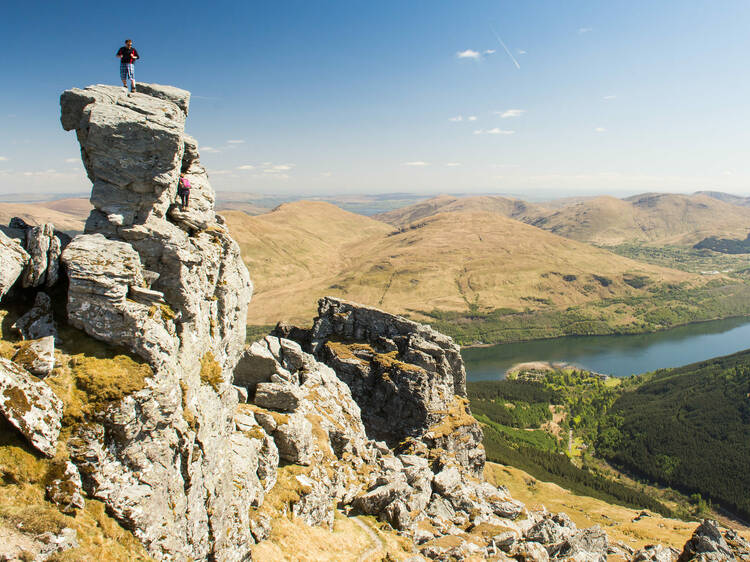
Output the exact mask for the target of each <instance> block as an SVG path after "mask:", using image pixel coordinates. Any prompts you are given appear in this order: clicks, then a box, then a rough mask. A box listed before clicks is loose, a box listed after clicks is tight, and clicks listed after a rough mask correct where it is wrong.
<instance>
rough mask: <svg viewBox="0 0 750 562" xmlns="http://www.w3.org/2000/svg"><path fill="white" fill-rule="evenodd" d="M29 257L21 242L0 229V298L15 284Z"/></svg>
mask: <svg viewBox="0 0 750 562" xmlns="http://www.w3.org/2000/svg"><path fill="white" fill-rule="evenodd" d="M29 259H30V257H29V254H28V253H26V251H25V250H24V249H23V248H22V247H21V244H19V243H18V242H17V241H16V240H14V239H13V238H10V237H9V236H7V235H6V234H5V233H4V232H2V231H0V298H2V297H4V296H5V293H7V292H8V291H9V290H10V288H11V287H12V286H13V285H14V284H15V282H16V280H17V279H18V277H19V276H20V275H21V273H22V272H23V270H24V268H25V267H26V264H27V263H28V262H29Z"/></svg>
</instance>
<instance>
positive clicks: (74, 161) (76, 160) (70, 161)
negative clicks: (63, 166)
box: [0, 158, 81, 164]
mask: <svg viewBox="0 0 750 562" xmlns="http://www.w3.org/2000/svg"><path fill="white" fill-rule="evenodd" d="M0 160H2V158H0ZM80 161H81V159H80V158H66V159H65V162H66V163H67V164H78V163H79V162H80Z"/></svg>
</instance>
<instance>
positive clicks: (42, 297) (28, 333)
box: [12, 291, 57, 340]
mask: <svg viewBox="0 0 750 562" xmlns="http://www.w3.org/2000/svg"><path fill="white" fill-rule="evenodd" d="M12 328H13V329H14V330H18V331H19V332H21V337H22V338H23V339H25V340H35V339H39V338H46V337H48V336H52V337H54V338H56V337H57V328H56V326H55V317H54V314H53V313H52V299H50V298H49V295H47V293H43V292H41V291H40V292H38V293H37V294H36V297H34V306H32V307H31V308H30V309H29V310H28V311H27V312H26V313H25V314H23V315H22V316H20V317H19V318H18V320H16V321H15V322H14V323H13V326H12Z"/></svg>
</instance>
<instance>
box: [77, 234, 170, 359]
mask: <svg viewBox="0 0 750 562" xmlns="http://www.w3.org/2000/svg"><path fill="white" fill-rule="evenodd" d="M63 262H64V263H65V267H66V271H67V274H68V281H69V288H68V321H69V322H70V324H72V325H73V326H75V327H76V328H79V329H81V330H84V331H85V332H86V333H88V334H89V335H91V336H93V337H95V338H97V339H100V340H102V341H106V342H109V343H112V344H116V345H122V346H124V347H127V348H128V349H130V350H132V351H133V352H134V353H136V354H138V355H140V356H141V357H142V358H144V359H146V360H147V361H150V362H151V363H152V364H154V365H159V364H161V363H164V362H165V361H168V359H169V357H171V356H172V355H174V353H175V352H176V351H177V347H178V338H177V334H176V328H175V325H174V321H173V314H171V312H170V311H169V310H168V308H167V307H166V306H165V307H163V308H162V307H161V306H149V305H147V304H143V303H141V302H138V301H136V300H134V299H132V298H130V295H131V294H132V288H133V287H140V286H142V285H143V284H145V281H144V277H143V268H142V266H141V260H140V257H139V255H138V253H137V252H136V251H135V250H134V249H133V247H132V246H131V245H130V244H128V243H127V242H120V241H115V240H108V239H107V238H105V237H104V236H102V235H101V234H89V235H82V236H77V237H76V238H75V240H73V241H72V242H71V243H70V244H69V245H68V247H67V248H66V249H65V253H64V254H63Z"/></svg>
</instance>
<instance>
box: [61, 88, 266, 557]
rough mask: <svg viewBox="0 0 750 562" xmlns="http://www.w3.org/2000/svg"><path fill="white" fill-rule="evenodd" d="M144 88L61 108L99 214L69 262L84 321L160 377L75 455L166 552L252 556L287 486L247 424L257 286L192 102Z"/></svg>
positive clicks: (72, 96)
mask: <svg viewBox="0 0 750 562" xmlns="http://www.w3.org/2000/svg"><path fill="white" fill-rule="evenodd" d="M138 89H139V92H138V93H135V94H130V95H127V94H126V93H125V92H123V91H122V88H116V87H111V86H91V87H89V88H86V89H83V90H80V89H72V90H68V91H66V92H64V93H63V95H62V96H61V99H60V103H61V109H62V114H61V121H62V124H63V127H64V128H65V129H66V130H72V129H75V131H76V135H77V138H78V141H79V143H80V145H81V154H82V158H83V164H84V166H85V168H86V171H87V173H88V176H89V178H90V179H91V181H92V184H93V186H92V194H91V202H92V204H93V206H94V210H93V211H92V212H91V214H90V216H89V218H88V220H87V222H86V229H85V233H84V234H83V235H81V236H78V237H76V238H75V239H74V240H73V241H72V242H71V243H70V244H69V245H68V246H67V247H66V248H65V250H64V251H63V254H62V260H63V263H64V266H65V269H66V271H67V274H68V278H69V281H70V283H69V291H68V320H69V322H70V323H71V324H73V325H74V326H76V327H78V328H79V329H82V330H84V331H85V332H86V333H88V334H89V335H91V336H93V337H95V338H97V339H101V340H103V341H106V342H109V343H111V344H116V345H121V346H124V347H125V348H127V349H128V350H129V351H131V352H132V353H134V354H136V355H138V356H139V357H141V358H142V359H143V360H145V361H146V362H148V364H149V365H150V366H151V368H152V370H153V377H150V378H148V379H147V381H146V388H144V389H142V390H140V391H138V392H135V393H133V394H131V395H129V396H126V397H125V398H123V399H122V400H120V401H119V402H117V403H115V404H112V405H110V406H109V407H108V408H107V410H106V411H105V412H102V413H101V414H100V415H99V416H98V417H97V419H95V420H91V422H92V423H90V424H88V425H86V426H85V427H82V428H80V429H79V431H78V432H77V433H76V434H75V435H74V436H73V437H72V438H71V440H70V441H69V443H68V447H69V449H70V450H71V459H72V460H73V462H74V463H75V464H76V466H77V467H78V468H79V470H80V472H81V475H82V480H83V486H84V488H85V490H86V492H87V493H89V494H91V495H92V496H93V497H96V498H98V499H100V500H101V501H103V502H104V503H105V504H106V505H107V507H108V510H109V511H110V512H111V513H113V514H114V515H115V516H116V517H117V518H118V519H119V520H120V521H121V522H122V523H123V524H124V525H125V526H127V527H128V528H131V529H133V532H134V533H135V535H136V536H137V537H138V538H139V539H140V540H141V541H142V542H143V544H144V545H145V546H146V548H147V549H148V551H149V553H150V554H151V555H152V556H153V557H155V558H157V559H187V558H193V559H196V560H204V559H208V558H210V559H216V560H222V561H225V560H227V561H230V560H241V559H243V558H245V557H246V556H247V555H248V553H249V547H250V545H251V544H252V543H253V540H254V539H253V534H252V532H251V525H250V523H251V521H250V520H249V515H248V508H249V507H250V506H252V505H258V504H259V503H260V502H262V500H263V494H264V493H265V487H264V486H265V484H261V483H260V479H261V478H263V479H265V482H271V483H272V482H274V481H275V465H274V469H273V470H274V474H269V472H270V471H269V465H268V463H267V462H266V460H267V459H271V460H272V459H273V458H274V454H275V455H276V458H277V459H278V452H277V451H276V448H275V443H274V441H273V439H272V438H270V437H269V436H267V435H266V436H265V437H263V435H265V434H264V433H263V429H262V427H260V426H257V427H256V428H255V429H254V430H252V431H250V434H247V433H243V432H241V431H238V430H237V429H236V426H235V423H234V421H233V420H234V414H235V410H236V407H237V393H236V392H235V391H234V390H233V389H232V387H231V374H232V371H233V370H234V366H235V364H236V362H237V360H238V358H239V355H240V353H241V351H242V348H243V345H244V339H245V318H246V315H247V304H248V302H249V300H250V295H251V293H252V285H251V283H250V279H249V275H248V273H247V269H246V268H245V266H244V264H243V263H242V260H241V258H240V252H239V248H238V246H237V244H236V243H235V242H234V240H232V238H231V237H230V235H229V233H228V231H227V228H226V226H225V225H224V224H223V221H220V220H219V218H218V216H217V215H216V214H215V213H214V208H213V202H214V194H213V189H212V188H211V186H210V183H209V182H208V177H207V175H206V171H205V169H204V168H203V167H202V166H201V165H200V161H199V156H198V150H197V143H196V142H195V141H194V140H193V139H190V138H189V137H187V136H186V135H185V132H184V124H185V118H186V115H187V111H188V104H189V97H190V96H189V93H188V92H186V91H184V90H180V89H178V88H172V87H169V86H159V85H155V84H139V85H138ZM181 171H184V172H185V173H186V174H187V175H188V178H189V179H190V181H191V183H192V184H193V186H194V191H195V194H194V197H192V195H193V194H191V207H193V205H192V202H193V201H192V200H193V199H194V200H195V203H196V204H195V208H194V209H191V214H190V219H191V221H192V223H191V224H193V225H197V228H196V227H191V228H188V227H187V226H186V224H185V221H182V220H180V219H179V218H174V217H172V216H170V213H169V210H170V207H172V206H173V205H174V203H173V202H174V199H175V196H176V190H177V178H178V176H179V174H180V172H181ZM277 464H278V460H277V461H276V465H277ZM258 474H263V475H264V476H263V477H259V476H258Z"/></svg>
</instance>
